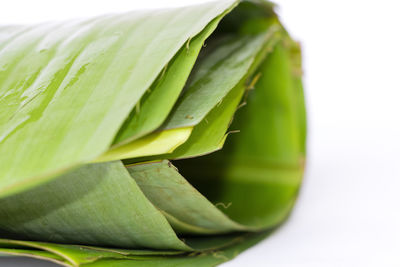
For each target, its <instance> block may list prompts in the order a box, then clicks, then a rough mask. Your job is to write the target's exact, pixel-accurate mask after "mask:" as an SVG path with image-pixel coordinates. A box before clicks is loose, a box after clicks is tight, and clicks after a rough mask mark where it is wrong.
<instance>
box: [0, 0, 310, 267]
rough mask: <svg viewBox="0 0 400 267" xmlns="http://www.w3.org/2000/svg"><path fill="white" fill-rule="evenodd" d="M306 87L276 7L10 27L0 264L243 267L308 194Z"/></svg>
mask: <svg viewBox="0 0 400 267" xmlns="http://www.w3.org/2000/svg"><path fill="white" fill-rule="evenodd" d="M301 74H302V70H301V53H300V47H299V44H298V43H297V42H295V41H293V40H292V39H291V38H290V36H289V35H288V33H287V31H286V30H285V29H284V27H283V26H282V25H281V23H280V21H279V19H278V17H277V15H276V14H275V12H274V5H273V4H271V3H269V2H266V1H261V0H260V1H235V0H225V1H218V2H209V3H206V4H202V5H197V6H189V7H182V8H175V9H165V10H144V11H133V12H128V13H124V14H111V15H103V16H98V17H95V18H91V19H77V20H72V21H67V22H54V23H51V22H50V23H43V24H38V25H32V26H0V111H1V113H0V254H2V255H17V256H28V257H35V258H39V259H44V260H49V261H53V262H55V263H58V264H61V265H65V266H183V265H184V266H186V265H196V266H215V265H218V264H220V263H222V262H225V261H228V260H230V259H232V258H233V257H235V256H236V255H237V254H238V253H240V252H241V251H243V250H245V249H246V248H248V247H250V246H252V245H254V244H256V243H257V242H258V241H260V240H261V239H263V238H264V237H266V236H267V235H268V234H269V233H270V232H271V231H273V230H274V229H276V228H277V227H278V226H279V225H280V224H282V223H283V222H284V221H285V219H286V218H287V217H288V216H289V214H290V210H291V209H292V207H293V205H294V203H295V200H296V197H297V195H298V191H299V187H300V184H301V180H302V176H303V170H304V163H305V152H306V148H305V139H306V119H305V118H306V114H305V107H304V96H303V88H302V83H301Z"/></svg>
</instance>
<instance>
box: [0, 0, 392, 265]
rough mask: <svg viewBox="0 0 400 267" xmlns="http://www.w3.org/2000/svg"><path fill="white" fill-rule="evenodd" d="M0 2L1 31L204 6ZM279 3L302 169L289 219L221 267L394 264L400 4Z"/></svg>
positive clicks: (132, 0) (150, 0) (387, 0)
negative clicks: (301, 120)
mask: <svg viewBox="0 0 400 267" xmlns="http://www.w3.org/2000/svg"><path fill="white" fill-rule="evenodd" d="M0 2H1V9H0V24H10V23H31V22H38V21H45V20H60V19H65V18H73V17H86V16H90V15H95V14H101V13H109V12H120V11H127V10H132V9H136V8H152V7H153V8H154V7H162V6H177V5H185V4H189V3H190V4H191V3H195V2H204V1H201V0H197V1H183V0H181V1H178V0H176V1H165V0H164V1H162V0H159V1H156V0H146V1H136V0H128V1H123V0H113V1H106V0H97V1H83V0H68V1H67V0H65V1H56V0H47V1H46V0H36V1H32V0H1V1H0ZM275 2H276V3H278V4H279V6H280V7H279V9H278V13H279V14H280V16H281V18H282V20H283V22H284V24H285V25H286V26H287V28H288V30H289V31H290V33H291V34H292V35H293V36H294V37H295V38H296V39H298V40H300V41H301V43H302V46H303V53H304V72H305V76H304V83H305V89H306V100H307V104H308V120H309V136H308V164H307V171H306V176H305V180H304V186H303V188H302V191H301V195H300V198H299V201H298V204H297V206H296V208H295V210H294V212H293V214H292V216H291V218H290V220H289V221H288V222H287V223H286V224H285V225H284V226H282V227H281V228H280V229H279V230H278V231H277V232H275V233H274V234H273V235H272V236H270V237H269V238H267V239H265V240H264V241H263V242H261V243H260V244H259V245H257V246H255V247H253V248H251V249H249V250H248V251H246V252H244V253H243V254H241V255H239V256H238V257H237V258H236V259H235V260H233V261H231V262H229V263H227V264H224V265H223V266H225V267H229V266H231V267H233V266H272V267H275V266H278V267H289V266H290V267H292V266H300V267H302V266H304V267H314V266H315V267H324V266H332V267H333V266H335V267H340V266H349V267H350V266H351V267H353V266H362V267H368V266H378V267H380V266H400V207H399V206H400V193H399V192H400V164H399V159H400V156H399V151H400V141H399V137H400V118H399V116H400V104H399V102H400V67H399V66H400V31H399V28H400V14H399V12H400V4H398V1H396V0H380V1H376V0H375V1H368V0H367V1H356V0H352V1H351V0H347V1H345V0H336V1H318V0H302V1H298V0H297V1H296V0H280V1H278V0H277V1H275ZM34 264H36V265H34ZM0 266H10V267H11V266H53V265H50V264H44V263H41V262H36V261H31V260H29V261H27V260H20V259H12V260H10V259H0Z"/></svg>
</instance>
